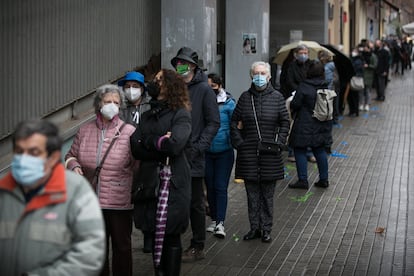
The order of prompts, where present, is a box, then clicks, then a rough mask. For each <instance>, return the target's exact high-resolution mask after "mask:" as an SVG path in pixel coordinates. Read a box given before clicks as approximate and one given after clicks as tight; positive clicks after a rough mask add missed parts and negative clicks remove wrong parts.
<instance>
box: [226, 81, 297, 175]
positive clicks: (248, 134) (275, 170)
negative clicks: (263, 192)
mask: <svg viewBox="0 0 414 276" xmlns="http://www.w3.org/2000/svg"><path fill="white" fill-rule="evenodd" d="M252 96H253V101H254V105H255V109H256V114H257V120H258V124H259V129H260V132H261V136H262V139H263V140H264V141H274V140H275V138H276V133H277V130H279V135H278V140H277V141H278V143H280V144H285V142H286V137H287V135H288V132H289V115H288V112H287V109H286V104H285V99H284V97H283V96H282V94H281V93H280V92H278V91H276V90H275V89H274V88H273V87H272V85H270V84H269V85H268V86H267V88H266V89H265V90H264V91H260V92H259V91H257V90H256V89H255V87H254V85H252V86H251V88H250V89H249V90H248V91H246V92H243V93H242V95H241V96H240V98H239V100H238V102H237V105H236V108H235V109H234V112H233V116H232V118H231V130H230V131H231V141H232V144H233V146H234V147H235V148H236V149H237V159H236V170H235V177H236V178H241V179H245V180H250V181H254V182H260V181H275V180H279V179H283V178H284V169H283V159H282V154H281V152H278V153H275V154H263V155H262V154H258V150H257V149H258V143H259V136H258V133H257V128H256V122H255V118H254V113H253V106H252V100H251V97H252ZM239 122H241V124H242V127H241V128H239V127H238V125H239Z"/></svg>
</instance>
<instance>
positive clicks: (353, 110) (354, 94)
mask: <svg viewBox="0 0 414 276" xmlns="http://www.w3.org/2000/svg"><path fill="white" fill-rule="evenodd" d="M358 105H359V94H358V91H355V90H350V91H349V94H348V106H349V114H350V115H351V114H355V115H358V114H359V109H358V108H359V107H358Z"/></svg>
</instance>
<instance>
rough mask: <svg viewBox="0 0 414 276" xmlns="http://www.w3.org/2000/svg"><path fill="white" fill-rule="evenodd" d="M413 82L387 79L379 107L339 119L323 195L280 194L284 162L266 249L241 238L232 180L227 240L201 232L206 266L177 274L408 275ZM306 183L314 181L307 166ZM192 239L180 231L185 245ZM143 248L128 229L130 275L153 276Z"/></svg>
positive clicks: (413, 207)
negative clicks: (204, 237) (328, 181)
mask: <svg viewBox="0 0 414 276" xmlns="http://www.w3.org/2000/svg"><path fill="white" fill-rule="evenodd" d="M413 79H414V70H413V71H408V72H406V73H405V75H404V76H400V75H396V76H394V77H392V80H391V82H390V83H389V86H388V88H387V92H386V93H387V94H386V97H387V99H386V101H385V102H375V101H372V105H371V110H370V112H362V114H360V116H359V117H357V118H349V117H346V116H345V117H344V118H343V120H341V122H340V123H341V125H342V127H340V128H335V129H334V131H333V133H334V145H333V147H332V149H333V150H334V154H333V155H332V156H330V157H329V174H330V184H331V185H330V187H329V188H328V189H321V188H316V187H313V186H312V187H311V188H310V189H309V190H308V191H303V190H292V189H289V188H287V184H288V183H290V182H292V181H295V180H296V169H295V166H294V163H286V179H285V180H284V181H281V182H278V184H277V187H276V192H275V205H274V228H273V231H272V236H273V241H272V243H270V244H264V243H262V242H261V241H260V240H254V241H249V242H245V241H243V240H242V236H243V235H244V234H245V233H246V232H247V231H248V230H249V223H248V218H247V204H246V195H245V189H244V185H243V184H235V183H233V181H231V183H230V186H229V191H228V193H229V204H228V211H227V218H226V224H225V226H226V232H227V237H226V238H225V239H224V240H219V239H217V238H215V237H214V236H213V235H212V234H209V233H207V241H206V248H205V250H206V258H205V259H204V260H201V261H198V262H196V263H193V264H182V269H181V270H182V275H199V276H201V275H414V124H413V119H414V80H413ZM374 97H375V96H374V95H373V98H374ZM411 143H413V144H411ZM309 180H310V183H314V182H315V181H317V180H318V175H317V168H316V165H314V164H310V165H309ZM207 222H209V221H207ZM382 228H383V229H384V231H383V232H382V233H377V232H381V230H382ZM190 237H191V235H190V231H187V233H186V234H185V235H184V236H183V246H184V247H185V246H187V245H188V241H189V239H190ZM141 248H142V235H141V233H140V232H139V231H137V230H134V233H133V250H134V252H133V258H134V275H152V274H153V269H152V260H151V254H144V253H142V252H141Z"/></svg>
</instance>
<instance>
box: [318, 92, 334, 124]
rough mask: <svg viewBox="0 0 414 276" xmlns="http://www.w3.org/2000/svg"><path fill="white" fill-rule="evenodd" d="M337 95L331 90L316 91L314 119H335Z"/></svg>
mask: <svg viewBox="0 0 414 276" xmlns="http://www.w3.org/2000/svg"><path fill="white" fill-rule="evenodd" d="M335 97H336V93H335V91H334V90H331V89H318V90H316V102H315V107H314V108H313V114H312V117H314V118H316V119H318V120H319V121H322V122H324V121H329V120H332V119H333V110H334V99H335Z"/></svg>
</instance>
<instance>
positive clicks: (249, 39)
mask: <svg viewBox="0 0 414 276" xmlns="http://www.w3.org/2000/svg"><path fill="white" fill-rule="evenodd" d="M256 41H257V34H255V33H243V51H242V53H243V55H252V54H256Z"/></svg>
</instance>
